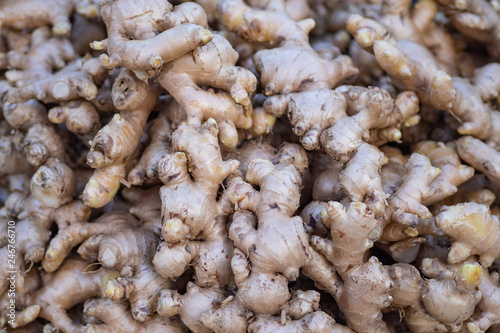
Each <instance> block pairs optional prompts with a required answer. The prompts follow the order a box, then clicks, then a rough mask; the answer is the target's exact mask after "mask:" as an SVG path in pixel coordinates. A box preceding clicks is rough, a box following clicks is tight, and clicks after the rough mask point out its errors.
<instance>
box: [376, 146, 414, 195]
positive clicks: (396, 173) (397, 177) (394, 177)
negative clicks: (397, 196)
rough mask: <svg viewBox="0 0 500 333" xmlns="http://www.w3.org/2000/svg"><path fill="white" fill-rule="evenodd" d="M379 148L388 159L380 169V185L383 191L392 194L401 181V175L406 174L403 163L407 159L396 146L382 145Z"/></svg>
mask: <svg viewBox="0 0 500 333" xmlns="http://www.w3.org/2000/svg"><path fill="white" fill-rule="evenodd" d="M380 150H381V151H382V152H383V153H384V155H385V156H386V157H387V159H388V162H387V163H386V164H385V165H384V166H382V168H381V169H380V178H381V181H382V187H383V189H384V192H385V193H387V194H388V195H392V194H394V192H395V191H396V189H397V188H398V187H399V186H401V184H402V183H403V177H404V176H405V175H406V168H405V164H406V162H408V160H407V158H406V157H405V156H403V154H402V153H401V150H399V149H398V148H394V147H390V146H384V147H382V148H380Z"/></svg>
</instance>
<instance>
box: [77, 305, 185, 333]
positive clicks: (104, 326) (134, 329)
mask: <svg viewBox="0 0 500 333" xmlns="http://www.w3.org/2000/svg"><path fill="white" fill-rule="evenodd" d="M83 312H84V313H85V314H86V315H88V316H92V317H95V318H97V319H99V320H100V321H101V322H102V323H99V324H87V325H85V326H84V327H82V328H81V330H80V332H85V333H105V332H123V333H149V332H152V333H161V332H172V333H186V332H187V331H188V330H187V328H186V327H185V326H184V324H183V323H182V322H181V321H180V320H179V319H178V318H175V317H174V318H163V317H161V316H159V315H158V314H154V315H153V317H152V318H151V319H150V320H148V321H147V322H145V323H141V322H138V321H136V320H134V318H133V317H132V315H131V313H130V309H129V307H128V304H127V302H125V301H121V302H116V301H112V300H110V299H106V298H93V299H89V300H87V301H86V302H85V304H84V307H83Z"/></svg>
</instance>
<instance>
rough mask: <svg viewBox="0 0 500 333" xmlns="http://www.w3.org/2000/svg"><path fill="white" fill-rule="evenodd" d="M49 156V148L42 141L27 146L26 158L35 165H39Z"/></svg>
mask: <svg viewBox="0 0 500 333" xmlns="http://www.w3.org/2000/svg"><path fill="white" fill-rule="evenodd" d="M48 156H49V150H48V149H47V147H46V146H45V145H43V144H41V143H35V144H32V145H30V146H28V147H27V151H26V159H27V160H28V163H29V164H31V165H34V166H39V165H41V164H42V163H43V162H45V160H46V159H47V157H48Z"/></svg>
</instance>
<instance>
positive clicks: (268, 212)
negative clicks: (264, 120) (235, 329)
mask: <svg viewBox="0 0 500 333" xmlns="http://www.w3.org/2000/svg"><path fill="white" fill-rule="evenodd" d="M291 156H294V155H291ZM283 157H286V154H285V156H283V155H282V159H281V160H282V162H280V163H278V164H276V165H273V164H272V163H271V162H270V161H268V160H264V159H255V160H253V161H252V162H251V163H250V164H249V166H248V169H247V175H246V179H247V181H249V182H250V183H251V184H255V185H258V186H260V191H256V190H255V189H253V188H252V187H251V185H250V184H248V183H245V182H243V181H242V180H241V179H238V178H236V179H234V180H233V182H232V184H231V185H230V187H229V193H228V197H229V199H230V200H231V202H233V203H234V204H235V205H236V206H237V207H238V208H239V209H240V211H238V212H237V213H235V215H234V216H233V223H232V224H231V227H230V230H229V232H230V237H231V239H232V240H233V241H234V243H235V247H236V250H235V253H234V256H233V259H232V269H233V273H234V274H235V282H236V285H237V286H238V293H237V300H238V301H239V302H241V303H242V304H244V305H245V306H246V307H248V308H249V309H250V310H252V311H253V312H254V313H255V314H275V313H277V311H278V310H279V309H280V307H281V306H283V305H284V304H285V303H286V302H287V301H288V299H289V298H290V295H289V292H288V288H287V281H288V280H295V279H296V278H297V277H298V274H299V269H300V268H301V267H303V266H306V265H308V260H312V258H313V257H314V254H313V252H314V250H312V248H310V247H309V246H308V240H307V236H306V234H305V231H304V228H303V226H302V219H300V218H299V217H291V216H292V214H293V212H295V210H296V209H297V208H298V204H299V188H300V173H299V170H298V169H297V168H296V167H295V166H294V165H293V164H290V162H286V161H287V159H288V160H289V161H290V160H292V161H293V160H295V161H294V163H295V165H301V164H302V163H303V159H297V158H296V157H295V158H294V159H290V158H285V159H283ZM301 169H302V170H304V169H303V168H301ZM285 189H286V190H285ZM274 193H281V195H280V196H275V195H273V194H274ZM271 198H272V199H271ZM283 225H286V226H287V227H286V228H284V227H282V226H283ZM257 226H258V228H257V230H256V229H255V228H256V227H257ZM280 226H281V227H280ZM269 239H273V240H272V241H270V240H269ZM285 240H286V245H284V244H283V246H270V244H271V243H276V242H282V241H285ZM285 249H286V250H285ZM285 257H286V258H287V259H286V260H285V259H284V258H285ZM247 260H248V261H249V262H250V263H251V268H250V266H249V263H248V261H247ZM263 284H265V285H266V286H267V288H265V289H266V291H265V292H264V289H262V288H263Z"/></svg>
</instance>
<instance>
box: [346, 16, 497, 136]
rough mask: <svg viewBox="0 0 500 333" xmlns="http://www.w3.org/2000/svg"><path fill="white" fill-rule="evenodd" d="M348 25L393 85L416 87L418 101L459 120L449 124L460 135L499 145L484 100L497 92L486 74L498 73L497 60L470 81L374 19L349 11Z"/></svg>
mask: <svg viewBox="0 0 500 333" xmlns="http://www.w3.org/2000/svg"><path fill="white" fill-rule="evenodd" d="M347 29H348V30H349V32H350V33H351V34H353V35H354V37H355V38H356V40H357V41H358V43H360V44H361V45H362V46H363V47H364V48H365V49H367V50H370V51H372V52H373V53H374V55H375V57H376V58H377V61H378V63H379V65H380V66H381V67H382V68H383V69H384V70H385V71H386V72H387V73H388V74H389V75H390V76H391V77H393V78H394V81H395V82H396V83H397V85H398V86H401V87H404V89H408V90H413V91H415V92H416V93H417V95H418V97H419V99H420V101H421V103H422V104H424V105H427V106H432V107H434V108H436V109H438V110H445V111H447V112H448V113H449V114H450V115H451V117H450V119H453V118H458V120H459V123H458V124H456V125H454V126H455V127H457V130H458V132H459V133H460V134H462V135H474V136H475V137H478V138H479V139H483V140H488V141H491V142H492V143H494V144H496V145H498V142H499V139H498V135H497V132H498V130H497V129H496V128H497V127H498V121H497V120H496V118H498V116H497V112H495V111H493V110H492V109H491V108H490V106H488V105H487V104H485V103H484V102H485V101H486V100H487V99H488V97H489V98H492V97H494V96H496V95H498V88H499V84H498V79H497V78H496V77H495V76H494V75H490V74H486V73H487V72H494V73H495V72H498V70H499V69H498V68H497V67H498V65H497V64H489V65H486V66H485V67H486V68H488V70H483V69H478V70H476V71H475V77H474V78H472V79H471V80H468V79H464V78H460V77H453V78H452V77H451V76H450V75H449V74H447V73H446V72H444V71H443V70H442V69H441V67H440V66H439V64H438V63H437V62H436V60H435V59H434V58H433V57H432V55H431V54H430V52H429V51H428V50H427V49H425V48H424V47H423V46H421V45H419V44H417V43H415V42H412V41H409V40H405V39H398V40H395V39H394V38H393V37H392V36H391V35H390V34H389V33H388V31H387V30H386V29H385V27H383V26H382V25H379V24H378V23H377V22H375V21H373V20H369V19H365V18H363V17H361V16H359V15H353V16H351V17H350V19H349V22H348V25H347ZM403 50H404V51H403ZM484 78H487V79H486V80H485V79H484ZM476 84H477V85H476ZM483 97H484V98H485V99H484V100H483ZM471 110H473V111H471ZM452 123H453V121H452Z"/></svg>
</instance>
